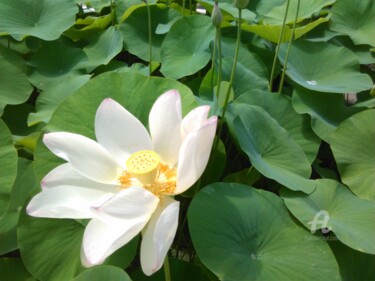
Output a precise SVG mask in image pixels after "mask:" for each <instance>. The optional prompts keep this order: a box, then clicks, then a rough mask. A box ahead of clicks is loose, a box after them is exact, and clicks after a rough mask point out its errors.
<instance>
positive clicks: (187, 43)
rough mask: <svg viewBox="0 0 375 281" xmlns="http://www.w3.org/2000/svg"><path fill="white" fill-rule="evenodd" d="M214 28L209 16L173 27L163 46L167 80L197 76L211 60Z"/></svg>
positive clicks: (163, 63) (187, 20) (162, 61)
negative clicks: (210, 48)
mask: <svg viewBox="0 0 375 281" xmlns="http://www.w3.org/2000/svg"><path fill="white" fill-rule="evenodd" d="M214 38H215V28H214V26H213V25H212V23H211V19H210V18H209V17H204V16H201V15H192V16H188V17H183V18H181V19H179V20H178V21H176V22H175V24H173V26H172V27H171V29H170V31H169V32H168V34H167V35H166V37H165V39H164V42H163V44H162V46H161V63H162V66H161V69H160V71H161V72H162V73H163V74H164V76H166V77H170V78H175V79H178V78H181V77H184V76H187V75H191V74H194V73H196V72H197V71H198V70H200V69H202V68H203V67H205V66H206V64H207V63H208V62H209V61H210V59H211V53H210V51H209V45H210V42H211V41H212V40H213V39H214Z"/></svg>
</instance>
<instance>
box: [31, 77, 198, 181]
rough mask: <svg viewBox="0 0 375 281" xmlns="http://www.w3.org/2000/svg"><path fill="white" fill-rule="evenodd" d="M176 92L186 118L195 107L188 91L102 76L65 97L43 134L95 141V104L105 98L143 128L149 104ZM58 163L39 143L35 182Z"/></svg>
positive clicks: (168, 83) (149, 80)
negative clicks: (71, 135)
mask: <svg viewBox="0 0 375 281" xmlns="http://www.w3.org/2000/svg"><path fill="white" fill-rule="evenodd" d="M170 89H177V90H178V91H179V92H180V94H181V98H182V106H183V112H184V113H185V114H186V113H187V112H188V111H189V110H190V109H192V108H193V107H194V106H195V105H196V102H195V99H194V96H193V94H192V92H191V90H190V89H189V88H188V87H186V86H185V85H183V84H181V83H179V82H177V81H175V80H170V79H165V78H159V77H146V76H143V75H141V74H138V73H132V72H129V73H114V72H109V73H104V74H102V75H99V76H97V77H95V78H93V79H91V80H90V81H89V82H88V83H87V84H85V85H84V86H82V87H81V88H80V89H79V90H78V91H77V92H75V93H74V94H73V95H71V96H70V97H68V98H67V99H66V100H65V101H64V102H63V103H62V104H61V105H60V106H59V107H58V109H57V110H56V111H55V113H54V115H53V117H52V119H51V120H50V122H49V123H48V125H47V128H46V131H68V132H73V133H78V134H82V135H85V136H87V137H90V138H92V139H94V138H95V133H94V118H95V113H96V110H97V109H98V106H99V104H100V103H101V102H102V101H103V100H104V99H105V98H108V97H109V98H113V99H114V100H116V101H117V102H119V103H121V104H122V105H123V106H124V107H126V109H127V110H129V111H130V112H132V113H133V114H134V115H135V116H137V117H138V118H139V119H140V120H141V121H142V122H143V124H145V125H146V124H147V122H148V115H149V111H150V109H151V106H152V104H153V103H154V101H155V100H156V98H157V97H158V96H160V95H161V94H162V93H164V92H166V91H168V90H170ZM58 163H61V160H60V159H58V158H57V157H55V156H54V155H53V154H52V153H51V152H49V150H48V149H47V148H46V147H45V146H44V145H43V144H42V143H41V142H40V143H38V145H37V147H36V151H35V171H36V175H37V177H38V179H41V178H42V177H43V176H44V175H46V174H47V173H48V172H49V170H51V169H52V168H53V167H54V166H56V165H57V164H58Z"/></svg>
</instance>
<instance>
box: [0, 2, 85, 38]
mask: <svg viewBox="0 0 375 281" xmlns="http://www.w3.org/2000/svg"><path fill="white" fill-rule="evenodd" d="M77 12H78V8H77V6H76V4H75V3H74V1H73V0H59V1H55V0H39V1H29V0H17V1H13V0H2V1H1V2H0V33H2V32H4V33H9V34H10V35H11V36H12V37H14V38H15V39H17V40H22V39H23V38H24V37H25V36H27V35H31V36H35V37H38V38H41V39H43V40H55V39H57V38H59V37H60V35H61V34H62V33H63V32H64V31H65V30H67V29H68V28H69V27H70V26H72V25H73V24H74V21H75V16H76V13H77Z"/></svg>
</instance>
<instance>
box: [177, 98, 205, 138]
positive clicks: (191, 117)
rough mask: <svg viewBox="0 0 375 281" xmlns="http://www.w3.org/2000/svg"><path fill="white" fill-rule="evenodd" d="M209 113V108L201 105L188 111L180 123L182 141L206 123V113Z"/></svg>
mask: <svg viewBox="0 0 375 281" xmlns="http://www.w3.org/2000/svg"><path fill="white" fill-rule="evenodd" d="M209 111H210V106H208V105H203V106H198V107H196V108H194V109H193V110H192V111H190V112H189V113H188V114H187V115H186V116H185V117H184V119H182V123H181V135H182V139H185V137H186V136H187V135H188V134H189V133H190V132H192V131H194V130H198V129H199V128H201V127H202V126H203V125H205V124H206V123H207V117H208V112H209Z"/></svg>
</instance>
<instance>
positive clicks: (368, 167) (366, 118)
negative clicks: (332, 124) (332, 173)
mask: <svg viewBox="0 0 375 281" xmlns="http://www.w3.org/2000/svg"><path fill="white" fill-rule="evenodd" d="M374 120H375V110H373V109H368V110H366V111H363V112H360V113H357V114H356V115H353V116H352V117H350V118H348V119H346V120H345V121H344V122H342V123H341V124H340V126H339V127H338V128H337V130H336V131H335V132H334V133H333V135H332V138H331V142H330V144H331V148H332V152H333V155H334V157H335V159H336V163H337V167H338V169H339V171H340V175H341V180H342V181H343V183H345V184H346V185H347V186H349V188H350V189H351V190H352V191H353V192H354V193H355V194H357V195H358V196H359V197H362V198H367V199H375V126H374Z"/></svg>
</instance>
